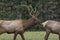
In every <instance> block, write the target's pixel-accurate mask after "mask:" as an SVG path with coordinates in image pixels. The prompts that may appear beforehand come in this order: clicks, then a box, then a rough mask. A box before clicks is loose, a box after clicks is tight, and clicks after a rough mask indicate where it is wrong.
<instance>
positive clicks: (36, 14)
mask: <svg viewBox="0 0 60 40" xmlns="http://www.w3.org/2000/svg"><path fill="white" fill-rule="evenodd" d="M28 12H29V14H30V15H31V16H38V15H39V14H38V13H39V12H38V11H37V10H36V7H35V8H34V9H33V7H32V5H31V4H30V5H29V6H28ZM32 13H33V14H32Z"/></svg>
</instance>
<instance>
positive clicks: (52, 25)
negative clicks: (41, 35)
mask: <svg viewBox="0 0 60 40" xmlns="http://www.w3.org/2000/svg"><path fill="white" fill-rule="evenodd" d="M42 25H43V27H44V28H45V29H46V35H45V40H48V37H49V34H50V33H54V34H58V35H59V40H60V22H58V21H54V20H47V21H45V22H43V23H42Z"/></svg>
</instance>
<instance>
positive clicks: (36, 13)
mask: <svg viewBox="0 0 60 40" xmlns="http://www.w3.org/2000/svg"><path fill="white" fill-rule="evenodd" d="M34 13H35V16H38V15H39V12H38V11H37V10H36V7H35V11H34Z"/></svg>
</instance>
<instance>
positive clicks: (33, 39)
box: [0, 32, 58, 40]
mask: <svg viewBox="0 0 60 40" xmlns="http://www.w3.org/2000/svg"><path fill="white" fill-rule="evenodd" d="M24 36H25V39H26V40H44V36H45V32H26V33H25V34H24ZM0 40H13V34H6V33H5V34H2V35H0ZM17 40H21V37H20V35H18V36H17ZM49 40H58V36H57V35H56V34H51V35H50V36H49Z"/></svg>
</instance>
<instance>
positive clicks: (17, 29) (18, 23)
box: [0, 10, 38, 40]
mask: <svg viewBox="0 0 60 40" xmlns="http://www.w3.org/2000/svg"><path fill="white" fill-rule="evenodd" d="M32 11H33V12H34V10H32ZM32 11H31V12H29V14H30V15H31V16H32V17H31V18H29V19H28V20H22V19H20V20H11V21H7V20H0V34H2V33H8V34H10V33H14V39H13V40H16V37H17V34H20V35H21V38H22V40H25V38H24V35H23V34H24V32H25V30H26V29H28V28H29V27H32V26H33V25H36V24H37V23H38V21H37V17H36V16H35V15H32V14H31V13H32ZM33 14H34V13H33Z"/></svg>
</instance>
